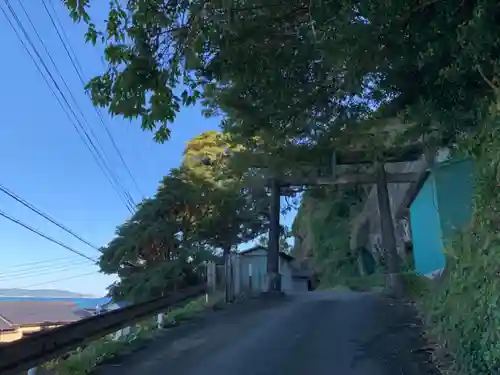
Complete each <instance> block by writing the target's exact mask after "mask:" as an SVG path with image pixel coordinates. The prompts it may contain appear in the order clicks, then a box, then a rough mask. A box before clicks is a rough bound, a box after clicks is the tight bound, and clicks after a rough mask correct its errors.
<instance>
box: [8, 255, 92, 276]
mask: <svg viewBox="0 0 500 375" xmlns="http://www.w3.org/2000/svg"><path fill="white" fill-rule="evenodd" d="M84 265H87V266H88V262H86V261H85V260H83V259H82V260H80V261H79V262H73V263H70V264H65V265H58V266H48V267H47V266H45V267H40V268H33V269H30V270H24V271H23V272H17V273H0V281H2V280H9V281H10V280H18V279H26V278H30V277H33V276H43V275H53V274H54V273H55V272H66V271H71V270H74V269H76V268H81V267H82V266H84Z"/></svg>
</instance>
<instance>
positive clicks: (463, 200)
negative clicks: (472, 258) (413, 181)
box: [410, 159, 474, 277]
mask: <svg viewBox="0 0 500 375" xmlns="http://www.w3.org/2000/svg"><path fill="white" fill-rule="evenodd" d="M473 190H474V166H473V162H472V160H470V159H463V160H458V161H447V162H443V163H440V164H437V165H436V166H435V167H433V168H432V169H430V170H429V171H427V176H426V178H425V179H423V180H422V183H421V186H420V188H419V189H418V190H417V193H416V195H415V196H414V197H413V200H412V202H411V203H410V225H411V233H412V240H413V257H414V261H415V269H416V272H417V274H419V275H422V276H427V277H434V276H435V275H437V274H439V273H440V272H441V271H442V270H443V269H444V267H445V265H446V258H445V254H444V251H443V250H444V248H445V241H446V240H448V239H450V238H451V237H452V236H453V234H454V233H455V232H456V231H458V230H460V229H462V228H463V227H464V226H465V225H467V224H468V223H469V222H470V220H471V217H472V197H473Z"/></svg>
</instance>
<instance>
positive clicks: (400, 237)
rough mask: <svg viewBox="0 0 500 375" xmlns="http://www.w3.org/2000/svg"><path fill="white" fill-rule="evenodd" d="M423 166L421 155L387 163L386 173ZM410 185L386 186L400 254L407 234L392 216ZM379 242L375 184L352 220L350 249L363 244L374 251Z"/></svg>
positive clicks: (402, 171)
mask: <svg viewBox="0 0 500 375" xmlns="http://www.w3.org/2000/svg"><path fill="white" fill-rule="evenodd" d="M425 166H426V163H425V160H424V157H423V156H422V158H420V159H419V160H417V161H414V162H404V163H390V164H387V165H386V171H387V172H388V173H398V172H399V173H408V172H420V171H422V170H423V169H424V168H425ZM410 186H411V183H401V184H394V183H391V184H389V186H388V191H389V198H390V202H391V213H392V216H393V222H394V225H395V228H396V245H397V248H398V252H400V253H401V254H402V253H403V251H404V242H405V241H404V237H405V236H407V234H408V233H407V232H406V233H405V231H404V228H402V227H401V225H400V223H399V222H397V221H396V220H395V219H394V216H395V214H396V212H397V211H398V209H399V207H400V205H401V202H402V200H403V198H404V196H405V194H406V192H407V190H408V189H409V188H410ZM381 244H382V234H381V228H380V215H379V211H378V202H377V189H376V187H375V186H371V187H370V188H369V189H368V197H367V200H366V203H365V205H364V208H363V210H362V211H361V213H360V214H359V215H358V216H357V217H356V218H355V219H354V220H353V226H352V232H351V243H350V246H351V249H352V250H354V249H356V248H358V247H361V246H364V247H366V248H367V249H369V250H370V251H372V252H376V251H377V247H380V246H381Z"/></svg>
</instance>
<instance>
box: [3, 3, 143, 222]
mask: <svg viewBox="0 0 500 375" xmlns="http://www.w3.org/2000/svg"><path fill="white" fill-rule="evenodd" d="M4 1H5V4H6V5H7V8H8V10H9V12H10V13H11V15H12V17H13V18H14V20H15V21H16V23H17V25H18V27H19V28H20V29H21V31H22V32H23V34H24V36H25V38H26V40H27V41H28V43H29V44H30V46H31V48H32V49H33V51H34V53H35V54H36V55H37V57H38V59H39V61H40V63H41V65H42V66H43V68H44V69H45V71H46V73H47V75H48V76H49V77H50V79H51V80H52V82H53V84H54V86H55V88H56V89H57V91H58V92H59V94H60V95H61V97H62V99H63V101H64V102H65V103H66V105H67V107H68V109H69V110H70V111H71V113H72V114H73V117H74V118H72V117H71V115H70V114H69V113H68V111H67V109H66V107H65V106H64V104H63V103H62V101H61V99H60V98H59V97H58V96H57V94H56V92H55V90H54V88H53V87H52V86H51V85H50V83H49V81H48V79H47V77H46V76H45V74H44V73H43V71H42V69H41V67H40V65H39V64H38V63H37V61H36V60H35V58H34V56H33V54H32V53H31V51H30V50H29V48H28V47H27V45H26V44H25V43H24V40H23V38H22V37H21V35H20V34H19V32H18V31H17V29H16V28H15V26H14V24H13V23H12V21H11V19H10V18H9V16H8V14H7V12H6V11H5V9H4V8H3V7H0V10H1V11H2V13H3V14H4V16H5V17H6V19H7V21H8V23H9V25H10V26H11V28H12V29H13V31H14V32H15V34H16V36H17V37H18V39H19V41H20V42H21V44H22V46H23V47H24V49H25V50H26V52H27V53H28V55H29V56H30V58H31V60H32V61H33V63H34V64H35V66H36V68H37V70H38V72H39V73H40V74H41V76H42V78H43V79H44V81H45V83H46V84H47V86H48V87H49V89H50V90H51V92H52V94H53V95H54V97H55V98H56V100H57V101H58V103H59V105H60V106H61V108H62V109H63V111H64V113H65V114H66V116H67V117H68V119H69V120H70V122H71V124H72V125H73V127H74V128H75V130H76V131H77V133H78V135H79V136H80V138H81V140H82V141H83V143H84V144H85V146H86V147H87V149H88V150H89V152H90V153H91V155H92V157H93V158H94V160H95V162H96V163H97V165H98V166H99V168H100V169H101V171H102V172H103V174H104V175H105V177H106V178H107V179H108V181H109V182H110V184H111V186H112V187H113V188H114V189H115V191H116V192H117V193H118V195H119V197H120V199H122V201H123V203H124V204H125V206H126V208H127V209H128V210H129V212H130V213H131V214H133V213H134V205H135V203H134V202H133V200H130V194H129V193H127V192H126V190H125V189H124V187H123V186H121V185H120V183H119V181H118V180H117V178H116V177H115V176H114V174H113V172H112V170H111V169H110V167H109V166H108V165H107V163H106V161H105V160H104V158H103V156H102V155H101V154H100V153H99V150H98V149H97V147H96V146H95V144H94V142H93V141H92V139H91V138H90V136H89V135H88V133H87V131H86V130H85V128H84V126H83V125H82V123H81V121H80V119H79V118H78V116H77V115H76V113H75V111H74V110H73V108H72V107H71V105H70V104H69V102H68V100H67V98H66V96H65V94H64V93H63V92H62V90H61V88H60V87H59V85H58V83H57V81H56V80H55V78H54V76H53V75H52V73H51V72H50V70H49V69H48V67H47V65H46V64H45V62H44V60H43V58H42V56H41V55H40V53H39V52H38V50H37V48H36V46H35V45H34V43H33V41H32V40H31V37H30V36H29V34H28V33H27V31H26V29H25V28H24V26H23V24H22V22H21V20H20V19H19V17H18V16H17V14H16V12H15V10H14V9H13V8H12V6H11V5H10V2H9V0H4ZM75 120H76V123H75ZM96 155H97V156H96ZM118 187H121V188H122V190H123V192H122V193H123V194H124V195H125V197H123V196H122V195H121V193H120V192H119V191H118V190H117V189H118Z"/></svg>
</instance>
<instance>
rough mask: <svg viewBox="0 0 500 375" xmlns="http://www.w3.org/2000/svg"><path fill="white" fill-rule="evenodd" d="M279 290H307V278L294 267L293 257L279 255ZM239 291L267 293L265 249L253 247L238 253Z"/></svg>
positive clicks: (282, 253)
mask: <svg viewBox="0 0 500 375" xmlns="http://www.w3.org/2000/svg"><path fill="white" fill-rule="evenodd" d="M279 256H280V258H279V272H280V274H281V289H282V290H283V291H284V292H290V291H297V290H307V289H308V281H309V277H308V275H306V273H305V272H299V270H298V269H297V268H296V267H294V265H293V261H294V257H293V256H291V255H289V254H287V253H284V252H280V253H279ZM239 258H240V261H239V262H240V277H241V289H242V290H248V291H251V292H265V291H267V248H265V247H263V246H255V247H252V248H250V249H247V250H243V251H240V252H239Z"/></svg>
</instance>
